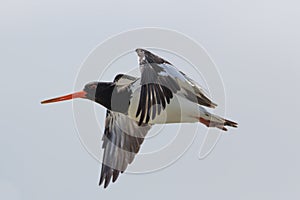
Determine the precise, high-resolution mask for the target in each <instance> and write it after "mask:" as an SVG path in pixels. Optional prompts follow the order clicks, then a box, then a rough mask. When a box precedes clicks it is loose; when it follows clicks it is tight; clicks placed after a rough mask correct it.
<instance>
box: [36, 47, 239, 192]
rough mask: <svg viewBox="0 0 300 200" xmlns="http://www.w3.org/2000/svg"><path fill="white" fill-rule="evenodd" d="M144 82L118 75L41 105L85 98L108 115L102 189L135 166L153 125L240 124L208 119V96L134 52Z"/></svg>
mask: <svg viewBox="0 0 300 200" xmlns="http://www.w3.org/2000/svg"><path fill="white" fill-rule="evenodd" d="M136 53H137V55H138V58H139V68H140V71H141V77H140V78H137V77H133V76H130V75H126V74H118V75H116V77H115V78H114V81H113V82H91V83H88V84H86V85H85V86H84V89H83V90H82V91H79V92H75V93H73V94H69V95H65V96H61V97H57V98H53V99H49V100H45V101H42V102H41V103H42V104H47V103H53V102H58V101H65V100H70V99H75V98H83V99H88V100H91V101H94V102H96V103H98V104H101V105H102V106H104V107H105V108H106V109H107V112H106V119H105V129H104V134H103V137H102V141H103V144H102V148H103V149H104V153H103V160H102V168H101V175H100V181H99V185H101V184H102V183H104V188H106V187H107V186H108V184H109V183H110V182H111V181H112V182H115V181H116V180H117V178H118V176H119V174H120V173H123V172H124V171H125V170H126V168H127V166H128V165H129V164H131V163H132V161H133V159H134V157H135V155H136V154H137V153H138V151H139V149H140V146H141V144H142V143H143V141H144V138H145V136H146V134H147V132H148V131H149V130H150V129H151V127H152V126H153V125H154V124H167V123H195V122H200V123H202V124H204V125H205V126H207V127H215V128H219V129H221V130H223V131H227V128H226V126H230V127H237V125H238V124H237V123H236V122H233V121H230V120H228V119H225V118H222V117H220V116H217V115H215V114H212V113H210V112H209V111H208V110H206V109H205V108H204V107H208V108H215V107H216V106H217V104H215V103H214V102H212V101H211V100H210V98H209V97H208V96H207V95H206V94H205V92H204V90H203V89H202V88H201V87H200V86H199V85H198V84H197V83H196V82H195V81H194V80H192V79H191V78H189V77H188V76H187V75H186V74H184V73H183V72H181V71H179V70H178V69H177V68H176V67H175V66H173V65H172V64H171V63H170V62H168V61H166V60H165V59H163V58H161V57H159V56H157V55H155V54H153V53H151V52H150V51H148V50H145V49H140V48H139V49H136Z"/></svg>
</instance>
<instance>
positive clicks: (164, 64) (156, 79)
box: [136, 49, 216, 124]
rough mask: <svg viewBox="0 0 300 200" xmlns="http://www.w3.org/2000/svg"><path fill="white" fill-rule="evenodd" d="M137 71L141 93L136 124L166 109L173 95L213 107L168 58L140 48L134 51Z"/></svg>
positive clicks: (191, 81)
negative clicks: (136, 59)
mask: <svg viewBox="0 0 300 200" xmlns="http://www.w3.org/2000/svg"><path fill="white" fill-rule="evenodd" d="M136 52H137V54H138V56H139V64H140V70H141V94H140V100H139V105H138V109H137V112H136V117H139V124H142V123H148V122H149V120H150V118H152V119H154V118H155V116H156V115H159V114H160V112H161V110H163V109H165V108H166V105H167V104H169V103H170V99H172V98H173V96H174V94H177V95H180V96H183V97H184V98H186V99H188V100H190V101H192V102H195V103H197V104H199V105H203V106H207V107H212V108H214V107H215V106H216V104H215V103H213V102H212V101H211V100H210V99H209V98H208V97H207V96H206V95H205V94H204V92H203V89H202V88H201V87H200V86H198V85H197V84H196V82H195V81H193V80H192V79H191V78H189V77H187V76H186V75H185V74H184V73H182V72H180V71H179V70H178V69H177V68H176V67H174V66H173V65H172V64H171V63H169V62H168V61H166V60H164V59H162V58H160V57H158V56H156V55H154V54H152V53H151V52H149V51H147V50H144V49H137V50H136Z"/></svg>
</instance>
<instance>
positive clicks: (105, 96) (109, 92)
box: [95, 82, 131, 114]
mask: <svg viewBox="0 0 300 200" xmlns="http://www.w3.org/2000/svg"><path fill="white" fill-rule="evenodd" d="M130 95H131V92H130V91H128V90H127V89H121V88H118V86H116V85H115V83H112V82H109V83H103V82H102V83H98V86H97V90H96V94H95V102H97V103H99V104H101V105H103V106H104V107H106V108H107V109H109V110H112V111H116V112H121V113H124V114H125V113H127V111H128V107H129V102H130Z"/></svg>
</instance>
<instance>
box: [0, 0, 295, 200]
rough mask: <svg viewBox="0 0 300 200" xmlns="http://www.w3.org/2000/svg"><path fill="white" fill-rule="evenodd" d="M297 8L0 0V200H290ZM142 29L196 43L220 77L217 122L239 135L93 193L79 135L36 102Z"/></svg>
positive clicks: (57, 110) (68, 114) (95, 169)
mask: <svg viewBox="0 0 300 200" xmlns="http://www.w3.org/2000/svg"><path fill="white" fill-rule="evenodd" d="M299 6H300V4H299V2H298V1H291V0H287V1H271V0H260V1H258V0H257V1H256V0H252V1H249V0H248V1H237V0H236V1H233V0H232V1H216V0H211V1H182V2H181V3H178V2H175V1H165V2H163V1H156V0H152V1H145V2H142V1H126V2H125V1H124V2H121V1H102V2H100V1H97V2H91V1H56V0H54V1H43V2H42V1H37V0H35V1H34V0H29V1H16V0H10V1H8V0H5V1H1V3H0V27H1V31H0V36H1V37H0V57H1V59H0V64H1V75H0V76H1V78H0V85H1V105H0V107H1V112H0V122H1V140H0V158H1V164H0V199H26V200H33V199H45V200H46V199H49V200H50V199H87V198H88V199H105V198H106V199H108V198H109V199H117V198H123V199H124V198H125V199H127V198H131V199H143V200H148V199H149V200H153V199H162V198H170V199H183V198H189V199H245V200H246V199H249V200H250V199H251V200H253V199H272V200H275V199H276V200H279V199H297V198H299V197H300V190H299V188H300V181H299V180H300V172H299V169H300V157H299V152H300V142H299V141H300V126H299V114H300V107H299V105H298V103H299V101H300V95H299V89H300V88H299V85H300V83H299V72H300V70H299V66H300V60H299V53H300V36H299V35H300V28H299V27H300V21H299V19H300V12H299ZM144 26H155V27H162V28H169V29H174V30H177V31H180V32H182V33H184V34H186V35H188V36H190V37H192V38H193V39H195V40H196V41H197V42H199V43H200V44H202V45H203V46H204V47H205V49H206V50H207V51H208V53H209V55H210V56H211V57H212V58H213V60H214V61H215V63H216V65H217V66H218V69H219V71H220V73H221V75H222V78H223V81H224V85H225V89H226V97H227V98H226V104H227V107H226V110H227V116H228V117H230V118H231V119H234V120H236V121H238V122H239V128H238V129H236V130H233V129H231V130H230V131H229V133H226V134H224V136H222V138H221V140H220V141H219V143H218V145H217V147H216V149H215V150H214V151H213V152H212V154H211V155H210V156H209V157H207V158H206V159H204V160H198V153H199V148H200V145H201V142H202V141H201V137H200V136H199V137H198V138H196V141H195V142H194V144H193V145H192V147H191V148H190V149H189V150H188V151H187V152H186V154H185V155H184V156H183V157H182V158H181V159H180V160H179V161H178V162H176V163H175V164H173V165H172V166H170V167H168V168H166V169H164V170H160V171H158V172H156V173H150V174H142V175H132V174H125V175H121V176H120V177H119V179H118V181H117V182H116V183H115V184H111V185H110V187H108V189H106V190H103V189H102V188H99V187H98V185H97V184H98V178H99V171H100V167H99V163H97V162H96V161H95V160H94V159H93V158H92V157H91V156H90V155H89V154H88V153H87V152H86V151H85V149H84V148H83V147H82V145H81V143H80V141H79V139H78V136H77V133H76V129H75V125H74V121H73V115H72V104H71V103H64V104H63V103H62V104H57V105H55V106H51V107H50V106H48V107H44V106H41V105H40V104H39V102H40V101H41V100H42V99H44V98H46V97H51V96H52V95H54V96H55V95H59V94H64V93H68V92H71V91H72V90H73V84H74V80H75V77H76V74H77V72H78V69H79V67H80V65H81V63H82V62H83V60H84V59H85V58H86V57H87V55H88V54H89V52H90V51H91V50H92V49H93V48H94V47H95V46H96V45H98V44H99V43H101V42H102V41H104V40H105V39H107V38H108V37H110V36H111V35H114V34H117V33H119V32H121V31H125V30H130V29H133V28H139V27H144ZM100 111H101V110H100ZM203 130H205V129H203ZM199 134H201V133H199ZM147 145H151V144H147Z"/></svg>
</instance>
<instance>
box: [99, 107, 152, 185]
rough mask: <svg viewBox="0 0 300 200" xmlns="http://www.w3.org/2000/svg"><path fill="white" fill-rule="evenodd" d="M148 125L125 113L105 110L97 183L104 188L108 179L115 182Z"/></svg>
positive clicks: (142, 139)
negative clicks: (100, 166)
mask: <svg viewBox="0 0 300 200" xmlns="http://www.w3.org/2000/svg"><path fill="white" fill-rule="evenodd" d="M150 128H151V126H150V125H145V124H142V125H141V126H138V124H137V122H136V121H134V120H132V119H130V118H128V117H127V116H126V115H124V114H121V113H117V112H112V111H109V110H107V114H106V120H105V130H104V135H103V138H102V140H103V145H102V148H103V149H104V153H103V161H102V169H101V175H100V181H99V185H101V184H102V183H103V182H104V188H106V187H107V186H108V184H109V183H110V181H111V180H112V182H115V181H116V180H117V178H118V176H119V173H120V172H121V173H123V172H124V171H125V170H126V168H127V166H128V165H129V164H130V163H131V162H132V161H133V159H134V157H135V155H136V154H137V153H138V151H139V149H140V146H141V144H142V143H143V141H144V137H145V136H146V134H147V132H148V131H149V130H150Z"/></svg>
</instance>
